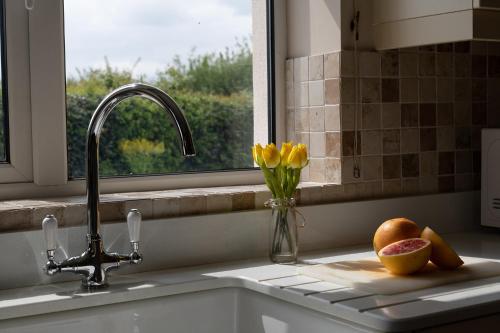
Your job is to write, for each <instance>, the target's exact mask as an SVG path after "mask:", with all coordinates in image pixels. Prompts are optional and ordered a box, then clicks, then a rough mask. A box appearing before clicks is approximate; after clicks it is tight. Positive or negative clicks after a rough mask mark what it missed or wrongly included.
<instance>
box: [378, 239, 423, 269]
mask: <svg viewBox="0 0 500 333" xmlns="http://www.w3.org/2000/svg"><path fill="white" fill-rule="evenodd" d="M431 250H432V244H431V242H430V241H429V240H427V239H423V238H409V239H403V240H400V241H398V242H395V243H392V244H389V245H387V246H385V247H384V248H382V249H381V250H380V251H379V252H378V256H379V259H380V261H381V262H382V264H383V265H384V266H385V268H387V270H389V271H390V272H391V273H393V274H396V275H408V274H412V273H415V272H417V271H419V270H420V269H422V268H423V267H424V266H425V265H426V264H427V262H429V258H430V256H431Z"/></svg>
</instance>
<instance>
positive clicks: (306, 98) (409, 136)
mask: <svg viewBox="0 0 500 333" xmlns="http://www.w3.org/2000/svg"><path fill="white" fill-rule="evenodd" d="M499 44H500V43H487V42H460V43H448V44H440V45H431V46H425V47H418V48H407V49H399V50H390V51H384V52H375V51H373V52H366V51H365V52H359V53H358V62H359V67H358V72H359V76H358V77H355V73H356V71H355V58H354V53H353V52H352V51H350V50H342V51H339V52H334V53H329V54H324V55H315V56H312V57H301V58H295V59H289V60H287V63H286V66H287V79H286V80H287V96H288V98H287V113H286V114H287V137H288V140H294V141H297V142H299V141H300V142H304V143H306V144H308V145H309V147H310V151H311V163H310V166H309V168H308V170H306V172H304V180H309V181H312V182H321V183H326V184H339V185H341V187H346V186H347V187H353V188H355V190H354V191H355V192H357V195H356V197H360V196H365V197H366V195H367V194H368V193H371V194H373V196H374V197H377V196H386V195H390V196H394V195H401V194H418V193H436V192H449V191H465V190H473V189H478V188H479V186H480V175H479V172H480V133H481V129H482V128H485V127H499V126H500V45H499ZM357 86H358V87H359V90H358V91H359V96H358V103H359V104H358V108H357V109H358V111H357V114H356V87H357ZM355 128H356V129H357V130H356V131H355ZM355 152H356V154H355ZM355 159H356V160H357V161H359V162H358V164H359V166H360V170H361V172H360V177H359V178H355V177H354V176H353V168H354V165H355V163H354V162H355ZM340 192H341V193H343V194H342V195H347V193H349V190H346V189H344V190H342V191H340ZM342 195H340V196H342Z"/></svg>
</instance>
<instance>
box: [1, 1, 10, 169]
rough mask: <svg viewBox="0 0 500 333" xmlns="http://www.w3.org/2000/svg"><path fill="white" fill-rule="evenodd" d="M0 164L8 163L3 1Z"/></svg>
mask: <svg viewBox="0 0 500 333" xmlns="http://www.w3.org/2000/svg"><path fill="white" fill-rule="evenodd" d="M0 21H1V22H0V58H1V59H0V163H5V162H8V159H7V156H8V149H9V148H8V126H9V122H8V117H7V115H8V114H7V95H6V86H7V85H6V82H5V75H4V68H5V66H4V64H5V47H4V40H5V37H4V36H5V33H4V32H5V29H4V15H3V1H0Z"/></svg>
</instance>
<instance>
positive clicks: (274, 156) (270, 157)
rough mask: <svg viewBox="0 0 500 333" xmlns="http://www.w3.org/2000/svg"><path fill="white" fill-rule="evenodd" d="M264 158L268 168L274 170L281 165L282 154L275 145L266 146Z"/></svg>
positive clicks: (263, 151) (263, 152) (263, 153)
mask: <svg viewBox="0 0 500 333" xmlns="http://www.w3.org/2000/svg"><path fill="white" fill-rule="evenodd" d="M262 158H263V159H264V162H265V163H266V167H268V168H271V169H272V168H275V167H277V166H278V165H279V164H280V152H279V151H278V148H276V145H275V144H274V143H270V144H268V145H266V147H265V148H264V149H263V150H262Z"/></svg>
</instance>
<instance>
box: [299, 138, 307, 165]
mask: <svg viewBox="0 0 500 333" xmlns="http://www.w3.org/2000/svg"><path fill="white" fill-rule="evenodd" d="M297 147H298V150H299V153H300V167H301V168H303V167H305V166H306V165H307V163H309V160H308V157H307V146H306V145H305V144H302V143H299V144H298V145H297Z"/></svg>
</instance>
